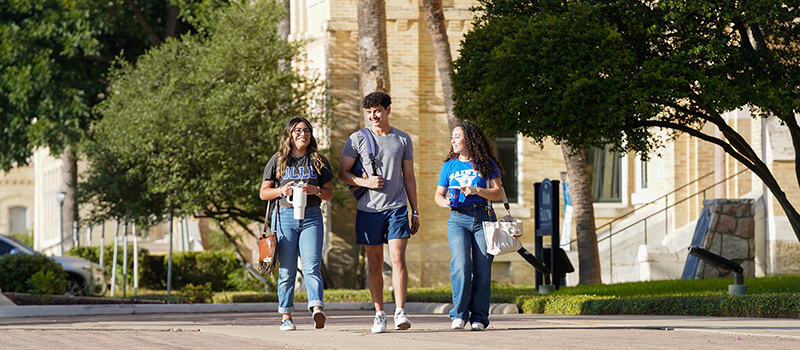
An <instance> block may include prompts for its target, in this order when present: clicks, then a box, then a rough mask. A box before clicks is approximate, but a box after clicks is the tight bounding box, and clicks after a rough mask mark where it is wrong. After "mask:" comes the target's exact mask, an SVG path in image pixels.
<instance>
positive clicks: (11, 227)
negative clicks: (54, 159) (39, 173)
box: [0, 166, 35, 234]
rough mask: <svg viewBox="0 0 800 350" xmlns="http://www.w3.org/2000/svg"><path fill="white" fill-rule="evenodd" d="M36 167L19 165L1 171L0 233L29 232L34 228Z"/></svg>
mask: <svg viewBox="0 0 800 350" xmlns="http://www.w3.org/2000/svg"><path fill="white" fill-rule="evenodd" d="M33 174H34V169H33V167H31V166H24V167H17V168H13V169H11V171H9V172H7V173H3V172H0V233H1V234H9V233H28V232H30V231H31V230H32V229H33V226H34V225H33V217H34V214H33V213H34V210H33V208H34V197H35V196H34V191H33V183H34V181H33V178H34V176H33Z"/></svg>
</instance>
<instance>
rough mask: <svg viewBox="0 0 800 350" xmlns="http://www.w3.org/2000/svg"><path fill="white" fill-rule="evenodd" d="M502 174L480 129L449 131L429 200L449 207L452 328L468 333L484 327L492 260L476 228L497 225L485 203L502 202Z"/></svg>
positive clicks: (462, 126)
mask: <svg viewBox="0 0 800 350" xmlns="http://www.w3.org/2000/svg"><path fill="white" fill-rule="evenodd" d="M502 171H503V170H502V165H501V164H500V162H499V161H498V160H497V157H495V155H494V151H493V149H492V144H491V142H489V138H488V137H486V134H484V133H483V130H481V129H480V128H479V127H478V126H477V125H475V123H473V122H470V121H462V122H460V123H458V124H457V125H456V127H455V128H453V134H452V135H451V137H450V153H449V154H448V155H447V158H445V161H444V164H442V169H441V171H440V172H439V183H438V186H437V188H436V195H435V196H434V200H435V201H436V204H437V205H438V206H440V207H442V208H450V218H449V219H448V220H447V241H448V243H449V245H450V256H451V258H450V285H451V286H452V288H453V304H454V307H453V309H452V310H451V311H450V319H451V320H452V325H451V328H453V329H464V327H465V325H466V323H470V324H471V328H470V329H471V330H473V331H482V330H484V329H486V326H488V325H489V295H490V293H491V281H492V278H491V269H492V258H493V256H492V255H490V254H488V253H487V252H486V238H485V237H484V234H483V224H482V223H483V222H484V221H496V220H497V217H496V216H495V214H494V211H493V210H492V207H491V202H489V201H493V200H500V199H501V198H502V195H503V189H502V182H501V180H500V174H501V173H502Z"/></svg>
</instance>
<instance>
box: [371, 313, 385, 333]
mask: <svg viewBox="0 0 800 350" xmlns="http://www.w3.org/2000/svg"><path fill="white" fill-rule="evenodd" d="M372 333H386V315H385V314H380V315H375V320H374V321H373V322H372Z"/></svg>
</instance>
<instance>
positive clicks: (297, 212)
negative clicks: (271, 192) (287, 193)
mask: <svg viewBox="0 0 800 350" xmlns="http://www.w3.org/2000/svg"><path fill="white" fill-rule="evenodd" d="M303 185H305V184H304V183H302V182H300V183H298V184H297V185H296V186H295V188H294V190H293V191H292V206H293V207H294V218H295V220H303V219H304V218H305V217H306V193H305V192H303V190H302V187H303Z"/></svg>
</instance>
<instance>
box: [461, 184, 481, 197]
mask: <svg viewBox="0 0 800 350" xmlns="http://www.w3.org/2000/svg"><path fill="white" fill-rule="evenodd" d="M461 193H463V194H464V196H470V195H473V194H478V188H477V187H474V186H464V187H461Z"/></svg>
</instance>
